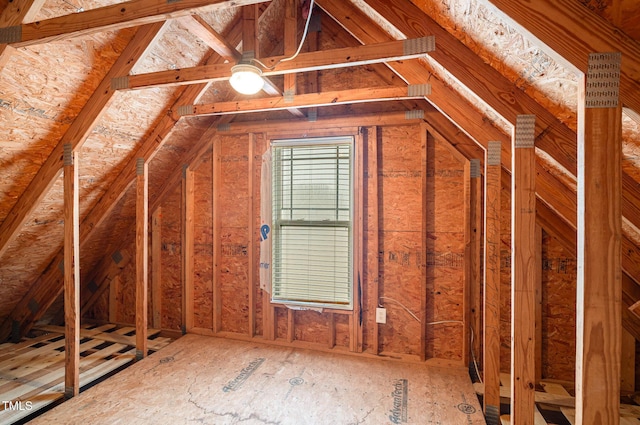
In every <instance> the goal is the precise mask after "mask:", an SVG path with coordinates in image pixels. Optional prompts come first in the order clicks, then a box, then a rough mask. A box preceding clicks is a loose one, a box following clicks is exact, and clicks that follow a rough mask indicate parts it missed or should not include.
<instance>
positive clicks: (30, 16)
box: [0, 0, 45, 70]
mask: <svg viewBox="0 0 640 425" xmlns="http://www.w3.org/2000/svg"><path fill="white" fill-rule="evenodd" d="M44 2H45V0H14V1H11V2H9V4H7V6H6V7H5V8H4V9H3V10H2V14H0V27H11V26H14V25H20V24H22V23H23V22H30V21H33V20H34V19H35V16H36V15H37V14H38V12H40V9H41V8H42V6H43V5H44ZM14 51H15V49H14V48H13V47H11V46H9V45H7V44H1V45H0V70H2V68H4V66H5V65H6V64H7V62H8V61H9V58H10V57H11V55H12V54H13V52H14Z"/></svg>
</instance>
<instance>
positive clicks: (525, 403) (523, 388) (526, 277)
mask: <svg viewBox="0 0 640 425" xmlns="http://www.w3.org/2000/svg"><path fill="white" fill-rule="evenodd" d="M519 125H520V123H518V124H516V129H515V132H516V135H515V136H514V142H513V145H512V156H513V165H512V171H513V174H512V176H511V179H512V184H511V200H512V204H511V394H512V398H511V418H512V421H513V423H515V424H523V425H524V424H531V425H533V424H534V407H535V404H534V390H535V287H536V282H535V280H536V272H535V264H536V261H535V257H536V252H535V214H536V173H535V150H534V148H533V146H532V145H533V136H532V135H531V137H530V138H526V137H523V139H528V140H530V142H531V146H530V147H519V146H518V142H519V138H518V135H517V134H518V131H519ZM525 145H528V144H525Z"/></svg>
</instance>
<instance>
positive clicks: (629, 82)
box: [490, 0, 640, 112]
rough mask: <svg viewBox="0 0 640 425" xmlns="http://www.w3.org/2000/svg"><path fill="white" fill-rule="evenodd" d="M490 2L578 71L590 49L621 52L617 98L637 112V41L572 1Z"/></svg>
mask: <svg viewBox="0 0 640 425" xmlns="http://www.w3.org/2000/svg"><path fill="white" fill-rule="evenodd" d="M490 2H491V3H493V4H494V5H495V6H496V7H497V8H498V9H499V10H501V11H502V12H503V13H504V14H506V15H507V19H508V20H509V21H510V22H513V23H515V24H516V26H517V27H521V28H523V29H524V30H525V31H526V32H528V33H531V34H532V35H533V36H534V37H536V38H537V39H539V40H540V41H542V42H543V43H544V44H546V45H547V46H549V47H550V49H549V50H548V53H549V54H552V55H554V58H555V59H556V60H557V61H559V62H560V63H564V64H567V63H569V64H571V65H572V66H573V67H575V68H576V69H578V70H580V71H583V72H584V71H585V70H586V69H587V63H588V57H589V54H590V53H591V52H620V53H621V54H622V56H623V58H624V60H623V61H622V65H621V68H620V100H621V101H622V103H623V104H624V105H625V106H628V107H629V108H631V109H633V110H634V111H636V112H640V98H639V97H638V95H637V94H638V93H639V92H640V42H638V41H637V40H634V39H632V38H631V37H629V36H627V35H626V34H625V33H624V32H623V31H620V30H619V29H618V28H616V27H615V26H614V25H613V24H611V23H610V22H608V21H607V20H606V19H604V18H603V17H601V16H599V15H598V14H597V13H596V12H594V11H592V10H590V9H589V8H588V7H587V6H586V5H584V4H580V3H579V2H576V1H574V0H558V1H556V0H539V1H536V2H527V1H510V0H490ZM593 28H598V30H597V31H593ZM578 33H579V34H580V35H579V36H577V35H576V34H578Z"/></svg>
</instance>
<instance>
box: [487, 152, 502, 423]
mask: <svg viewBox="0 0 640 425" xmlns="http://www.w3.org/2000/svg"><path fill="white" fill-rule="evenodd" d="M488 155H492V156H495V155H497V156H498V159H497V160H495V159H494V160H493V161H490V160H489V159H488V158H486V159H485V172H484V178H485V207H484V208H485V210H484V212H485V214H484V217H485V229H484V231H485V238H484V291H483V292H484V305H483V314H484V326H483V329H484V333H483V342H484V344H483V347H484V356H483V368H482V369H483V371H484V385H485V396H484V411H485V415H487V414H488V411H493V412H499V411H500V246H501V240H500V206H501V199H500V193H501V187H502V183H501V172H502V171H501V167H500V161H499V155H500V143H499V142H498V143H496V142H493V143H492V144H489V149H488Z"/></svg>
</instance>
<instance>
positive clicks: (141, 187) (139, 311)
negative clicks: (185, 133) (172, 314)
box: [136, 158, 149, 360]
mask: <svg viewBox="0 0 640 425" xmlns="http://www.w3.org/2000/svg"><path fill="white" fill-rule="evenodd" d="M148 280H149V166H148V164H147V163H146V162H145V160H144V158H138V161H137V163H136V359H137V360H141V359H143V358H145V357H147V328H148V311H149V309H148V286H149V285H148V283H149V282H148Z"/></svg>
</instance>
